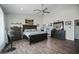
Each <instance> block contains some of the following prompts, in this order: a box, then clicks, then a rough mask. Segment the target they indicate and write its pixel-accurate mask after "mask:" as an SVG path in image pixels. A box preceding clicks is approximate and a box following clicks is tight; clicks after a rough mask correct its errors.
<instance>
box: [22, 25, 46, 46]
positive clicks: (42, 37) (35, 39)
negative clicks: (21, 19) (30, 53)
mask: <svg viewBox="0 0 79 59" xmlns="http://www.w3.org/2000/svg"><path fill="white" fill-rule="evenodd" d="M24 29H36V30H37V26H36V25H23V31H24ZM29 37H30V38H27V36H26V35H23V38H24V39H28V41H29V44H30V45H31V44H32V43H36V42H40V41H43V40H45V39H47V33H43V34H36V35H30V36H29Z"/></svg>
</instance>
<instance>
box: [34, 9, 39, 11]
mask: <svg viewBox="0 0 79 59" xmlns="http://www.w3.org/2000/svg"><path fill="white" fill-rule="evenodd" d="M33 11H41V10H39V9H35V10H33Z"/></svg>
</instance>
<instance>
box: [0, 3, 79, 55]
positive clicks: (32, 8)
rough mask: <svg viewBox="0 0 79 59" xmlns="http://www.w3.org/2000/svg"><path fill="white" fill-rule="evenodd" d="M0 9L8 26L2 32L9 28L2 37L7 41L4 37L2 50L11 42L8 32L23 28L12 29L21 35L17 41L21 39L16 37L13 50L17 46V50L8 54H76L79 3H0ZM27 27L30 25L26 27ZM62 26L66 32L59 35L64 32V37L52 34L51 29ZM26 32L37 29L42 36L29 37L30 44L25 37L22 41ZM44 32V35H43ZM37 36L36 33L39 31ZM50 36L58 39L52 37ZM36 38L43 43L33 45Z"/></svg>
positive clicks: (16, 34)
mask: <svg viewBox="0 0 79 59" xmlns="http://www.w3.org/2000/svg"><path fill="white" fill-rule="evenodd" d="M0 6H1V9H2V10H3V13H4V17H2V18H4V22H5V23H4V24H5V27H4V28H3V29H4V31H5V29H6V32H5V34H3V35H4V36H5V39H4V38H3V39H4V40H3V44H1V43H0V44H1V46H0V47H1V48H3V47H4V46H5V43H8V41H9V40H8V39H7V33H8V32H9V31H12V28H13V27H15V26H18V27H19V28H20V30H19V28H18V29H16V27H15V28H13V30H15V36H18V37H17V38H19V40H16V38H14V39H15V41H12V42H10V43H13V44H12V47H15V48H16V49H15V50H14V51H13V52H7V53H13V54H14V53H15V54H23V53H26V54H28V53H30V54H31V53H37V54H39V53H40V54H41V53H43V54H45V53H49V54H50V53H52V54H55V53H60V54H62V53H65V54H66V53H75V50H74V48H75V47H74V37H75V36H74V20H77V19H79V13H78V10H79V5H78V4H76V5H75V4H71V5H69V4H1V5H0ZM42 7H43V9H46V11H43V9H42ZM40 10H41V11H40ZM44 12H47V13H44ZM29 20H30V21H29ZM28 24H29V26H27V25H28ZM31 25H32V26H31ZM3 26H4V25H3ZM61 27H62V28H63V29H64V31H65V32H64V31H63V30H62V31H59V32H57V33H60V32H64V33H65V34H64V33H62V34H59V35H58V34H55V33H54V34H52V32H53V31H52V32H51V30H52V29H53V28H57V29H58V28H59V29H60V28H61ZM24 29H32V30H28V31H30V32H31V31H33V32H34V31H36V30H38V31H40V33H41V34H39V33H38V34H39V35H35V36H33V35H30V38H29V40H30V41H27V40H26V38H25V40H23V30H24ZM34 29H35V30H34ZM4 31H3V32H4ZM25 31H27V30H25ZM28 31H27V32H28ZM41 31H42V32H43V35H42V32H41ZM0 33H1V32H0ZM34 33H35V32H34ZM35 34H37V32H36V33H35ZM51 35H53V36H54V37H55V38H54V37H51ZM60 35H61V36H62V35H63V36H62V37H61V38H64V39H65V40H61V39H60ZM57 36H59V37H57ZM35 38H36V39H37V41H41V39H42V40H43V41H41V42H36V43H35V44H30V43H31V40H32V42H33V41H34V42H35ZM38 38H39V39H38ZM45 39H47V40H45ZM71 45H72V46H71ZM9 46H10V45H9ZM7 48H10V47H7ZM5 50H6V49H5ZM77 52H78V51H77Z"/></svg>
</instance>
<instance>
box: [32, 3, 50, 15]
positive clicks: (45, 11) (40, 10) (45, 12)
mask: <svg viewBox="0 0 79 59" xmlns="http://www.w3.org/2000/svg"><path fill="white" fill-rule="evenodd" d="M33 11H37V13H36V14H42V15H45V14H48V13H50V12H49V11H48V8H44V4H41V9H35V10H33Z"/></svg>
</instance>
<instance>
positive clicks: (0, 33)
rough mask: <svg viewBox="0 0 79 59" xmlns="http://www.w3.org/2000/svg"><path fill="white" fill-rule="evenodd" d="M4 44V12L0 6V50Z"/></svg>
mask: <svg viewBox="0 0 79 59" xmlns="http://www.w3.org/2000/svg"><path fill="white" fill-rule="evenodd" d="M4 46H5V26H4V13H3V11H2V9H1V7H0V51H1V50H2V49H3V47H4Z"/></svg>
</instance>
